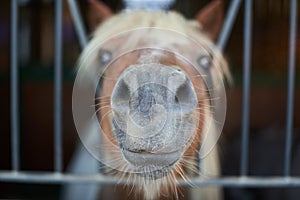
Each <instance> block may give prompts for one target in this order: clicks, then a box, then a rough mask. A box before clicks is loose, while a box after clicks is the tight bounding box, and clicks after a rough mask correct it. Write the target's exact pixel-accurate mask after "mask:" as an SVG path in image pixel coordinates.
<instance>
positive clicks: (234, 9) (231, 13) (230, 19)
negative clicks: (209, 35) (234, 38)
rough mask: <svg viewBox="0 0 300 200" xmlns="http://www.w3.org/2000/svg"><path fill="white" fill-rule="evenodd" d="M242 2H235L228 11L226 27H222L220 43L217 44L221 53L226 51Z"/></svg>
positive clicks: (239, 0)
mask: <svg viewBox="0 0 300 200" xmlns="http://www.w3.org/2000/svg"><path fill="white" fill-rule="evenodd" d="M241 2H242V1H241V0H233V1H232V2H231V4H230V7H229V10H228V11H227V16H226V19H225V22H224V25H223V27H222V31H221V34H220V36H219V38H218V42H217V45H218V47H219V48H220V50H221V51H223V50H224V48H225V46H226V44H227V41H228V38H229V35H230V33H231V30H232V26H233V23H234V22H235V19H236V16H237V13H238V11H239V8H240V5H241Z"/></svg>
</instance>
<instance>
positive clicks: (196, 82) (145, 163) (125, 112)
mask: <svg viewBox="0 0 300 200" xmlns="http://www.w3.org/2000/svg"><path fill="white" fill-rule="evenodd" d="M220 4H221V3H220V1H219V0H215V1H214V2H213V3H212V4H211V5H210V6H208V7H207V8H204V10H203V11H202V12H200V13H199V14H198V15H197V19H198V20H199V21H201V20H206V22H207V23H205V22H204V23H201V25H199V24H196V23H194V22H195V21H193V22H191V21H188V20H186V19H184V18H183V17H182V16H180V15H179V14H177V13H175V12H167V13H166V12H153V13H149V12H145V11H134V12H132V13H130V12H129V13H125V12H124V13H120V14H118V15H115V16H113V17H111V18H110V19H109V20H107V21H106V22H104V23H103V24H102V25H101V26H100V27H99V28H98V29H97V30H96V31H95V35H94V37H93V39H92V41H91V42H90V43H89V45H88V47H87V48H86V49H85V51H84V52H83V54H82V57H81V65H80V71H81V72H82V73H86V74H87V76H86V77H88V81H90V80H91V79H93V78H96V79H97V80H98V79H99V74H100V75H101V76H103V77H101V78H102V79H101V80H102V84H101V95H100V96H96V98H97V100H96V101H95V102H94V103H96V104H97V105H99V107H97V108H96V113H97V116H98V122H99V124H100V127H101V132H102V135H101V136H102V139H101V144H100V145H101V147H102V148H101V149H99V148H98V149H97V148H96V150H95V148H94V146H92V147H91V148H90V151H91V152H93V153H94V154H96V157H97V158H99V160H100V161H101V162H103V163H104V164H106V165H107V169H108V171H109V170H110V169H113V172H115V170H117V171H119V172H120V173H121V177H122V178H128V179H129V180H133V181H134V183H135V186H137V187H138V190H140V191H143V193H144V196H145V198H146V199H154V198H157V197H159V195H160V193H164V192H165V193H166V194H170V193H174V194H175V195H177V190H176V184H177V182H178V181H177V178H178V177H182V178H183V179H185V180H186V179H187V177H188V175H190V174H193V172H195V171H197V167H199V168H201V167H205V168H209V171H210V169H212V170H211V171H210V172H211V173H210V175H217V174H218V173H219V171H218V170H219V168H218V167H219V165H218V159H217V153H214V154H213V155H212V156H211V157H209V158H208V159H207V160H208V161H205V160H204V161H201V166H199V165H198V163H199V162H198V161H199V158H200V157H201V155H200V154H202V155H203V156H206V155H207V153H208V152H210V151H211V149H212V147H213V146H214V145H215V143H214V141H216V140H217V138H218V135H216V134H215V133H214V132H218V131H220V130H219V129H218V130H217V129H215V128H214V127H215V122H222V120H223V118H222V117H223V113H221V115H220V116H218V113H217V114H215V115H214V116H215V117H218V118H217V119H213V117H212V113H211V109H212V108H215V105H212V104H211V103H212V102H213V101H216V99H221V101H220V102H221V103H224V101H223V102H222V100H223V99H222V98H216V99H214V97H218V95H212V98H211V96H210V92H212V93H214V94H217V93H218V92H219V91H220V90H222V89H223V87H222V86H223V85H222V83H223V82H222V80H223V79H222V75H223V74H222V73H224V72H226V62H225V61H224V59H223V57H222V56H221V54H220V52H219V51H218V50H217V49H216V48H215V46H214V45H213V43H212V41H211V40H210V39H212V38H216V35H217V32H218V26H219V25H220V24H219V23H218V20H217V21H216V23H211V22H215V19H214V17H215V16H219V15H215V14H216V13H217V14H219V13H221V12H219V7H220ZM100 7H102V8H103V5H101V6H100ZM104 10H107V7H105V9H104ZM210 14H212V16H214V17H213V18H210V17H208V16H209V15H210ZM217 18H218V19H219V17H217ZM208 22H209V23H208ZM211 25H214V26H215V27H214V26H213V27H208V26H211ZM145 27H146V29H143V28H145ZM141 28H142V29H141ZM201 28H204V30H202V31H201ZM160 29H163V30H165V31H161V30H160ZM166 30H167V31H166ZM206 31H207V32H206ZM171 32H173V33H172V34H171ZM157 33H159V34H157ZM178 33H182V34H181V37H175V36H177V35H178ZM206 33H208V34H209V33H211V34H209V36H210V39H209V37H207V35H206ZM112 35H113V36H114V37H111V36H112ZM173 36H174V37H173ZM182 36H183V37H182ZM189 36H191V37H189ZM190 39H191V40H190ZM107 41H109V42H107ZM187 41H188V42H187ZM148 45H150V46H151V47H150V48H149V46H148ZM141 46H143V48H140V47H141ZM104 49H105V50H104ZM124 49H125V50H124ZM162 49H163V50H162ZM107 51H109V52H110V54H103V52H107ZM162 51H165V52H162ZM99 55H100V59H99ZM103 55H108V57H107V56H103ZM109 55H112V57H113V59H112V60H109V61H106V58H109V57H110V56H109ZM182 57H184V58H185V59H181V58H182ZM102 58H103V59H102ZM104 58H105V59H104ZM190 61H191V62H190ZM222 65H224V66H222ZM222 67H224V70H223V69H222ZM199 69H201V70H202V71H203V70H204V71H206V72H209V73H207V74H208V77H207V78H206V80H204V78H203V77H202V75H203V74H202V73H201V72H200V71H201V70H200V71H199ZM220 72H221V73H220ZM90 77H93V78H90ZM85 80H86V79H85ZM207 80H209V81H208V82H210V84H207ZM216 80H221V82H222V83H221V84H219V83H220V82H218V81H216ZM92 82H93V86H95V87H92V88H93V89H94V88H96V87H98V86H99V85H98V83H99V82H97V81H95V82H97V84H94V81H92ZM216 83H217V84H216ZM96 85H97V86H96ZM93 91H94V90H93ZM93 91H92V92H93ZM88 103H90V101H88ZM88 105H90V104H88ZM225 110H226V108H225ZM80 114H81V112H78V116H80ZM93 114H94V113H93ZM219 119H220V120H219ZM219 124H222V123H219ZM221 126H222V125H221ZM96 128H98V126H96ZM97 130H98V129H97ZM97 133H98V132H97ZM207 144H208V145H207ZM96 145H99V144H96ZM96 145H95V146H96ZM203 146H204V147H205V148H202V147H203ZM200 148H202V149H204V151H202V152H201V151H200ZM98 150H99V151H98ZM100 151H101V153H99V156H98V152H100ZM102 151H103V152H102ZM203 152H204V153H203ZM202 163H203V164H202ZM136 175H137V176H136Z"/></svg>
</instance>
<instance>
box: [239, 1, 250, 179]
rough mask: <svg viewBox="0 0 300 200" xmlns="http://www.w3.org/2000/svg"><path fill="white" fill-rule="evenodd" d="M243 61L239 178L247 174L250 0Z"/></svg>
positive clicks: (246, 2)
mask: <svg viewBox="0 0 300 200" xmlns="http://www.w3.org/2000/svg"><path fill="white" fill-rule="evenodd" d="M244 14H245V15H244V60H243V115H242V144H241V145H242V146H241V150H242V151H241V169H240V174H241V176H246V175H247V173H248V152H249V112H250V79H251V43H252V34H251V32H252V0H247V1H245V13H244Z"/></svg>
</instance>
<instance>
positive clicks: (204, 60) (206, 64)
mask: <svg viewBox="0 0 300 200" xmlns="http://www.w3.org/2000/svg"><path fill="white" fill-rule="evenodd" d="M197 62H198V65H199V66H201V67H203V68H204V69H208V68H210V66H211V62H212V57H211V56H209V55H203V56H200V57H199V58H198V61H197Z"/></svg>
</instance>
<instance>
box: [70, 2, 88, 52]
mask: <svg viewBox="0 0 300 200" xmlns="http://www.w3.org/2000/svg"><path fill="white" fill-rule="evenodd" d="M68 3H69V7H70V11H71V14H72V16H73V21H74V24H75V29H76V33H77V36H78V38H79V43H80V46H81V48H84V47H85V46H86V45H87V43H88V40H87V36H86V31H85V30H84V26H83V23H82V18H81V15H80V12H79V9H78V6H77V4H76V2H75V0H68Z"/></svg>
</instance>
